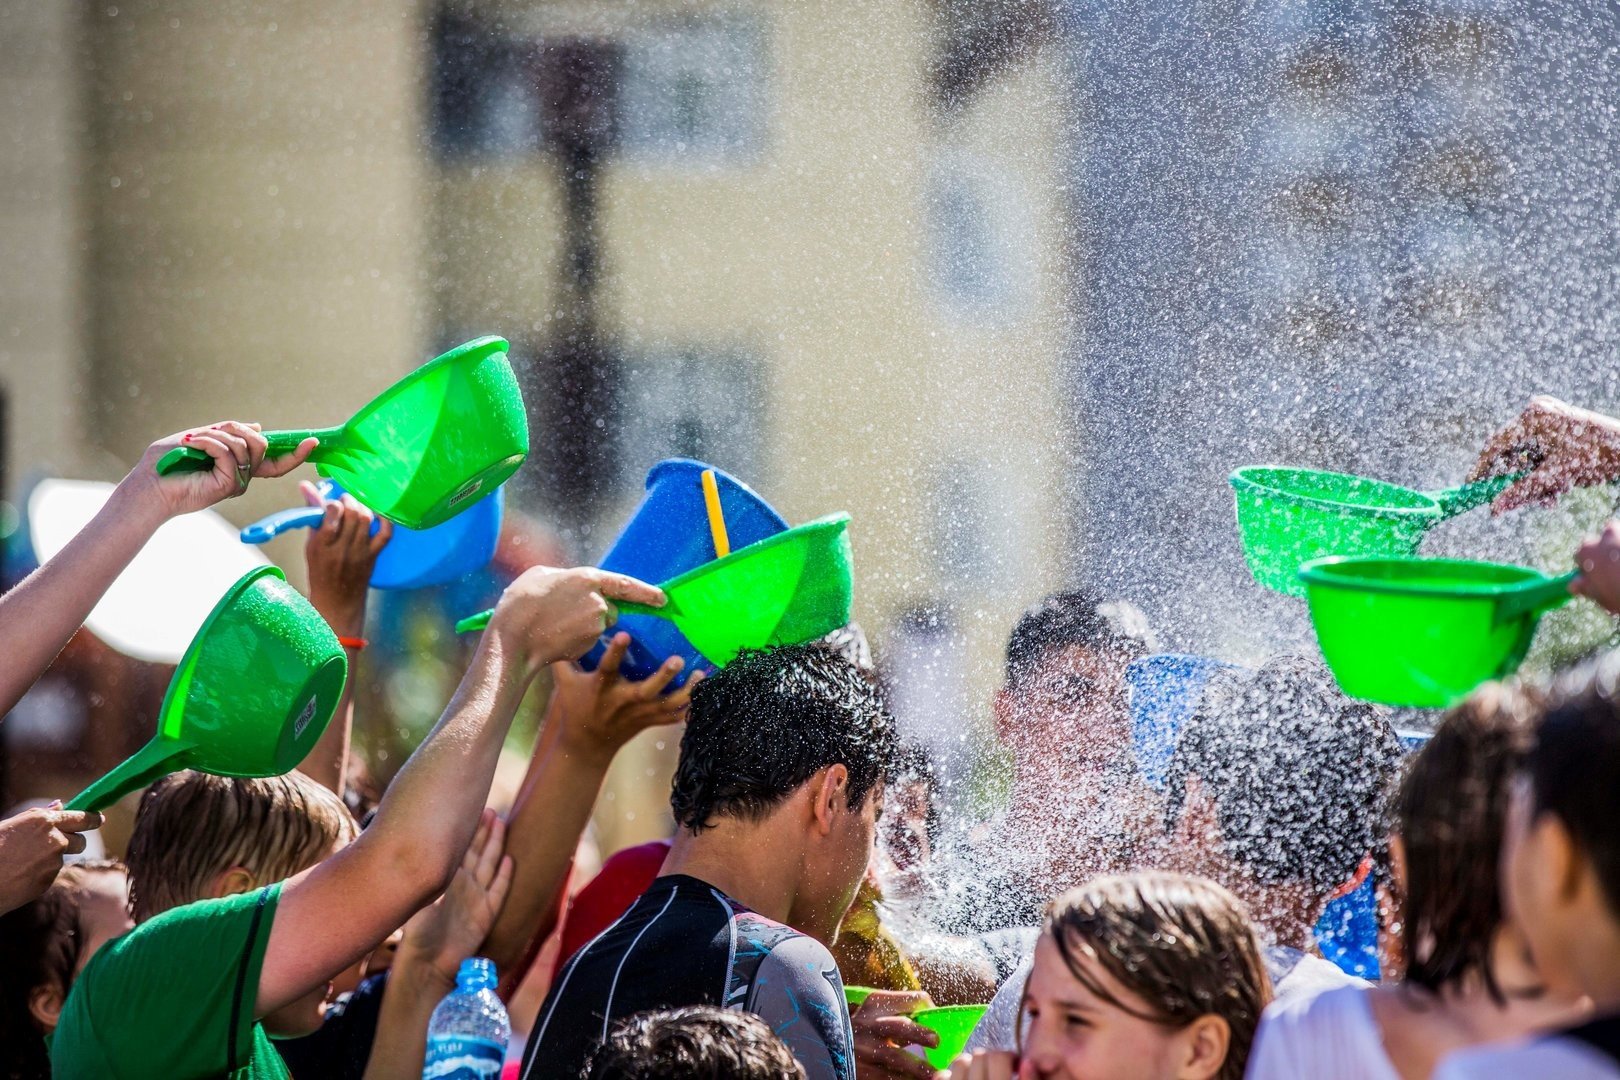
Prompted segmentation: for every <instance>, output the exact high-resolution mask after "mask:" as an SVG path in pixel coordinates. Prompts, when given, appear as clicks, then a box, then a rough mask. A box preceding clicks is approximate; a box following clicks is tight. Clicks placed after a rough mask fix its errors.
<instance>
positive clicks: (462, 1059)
mask: <svg viewBox="0 0 1620 1080" xmlns="http://www.w3.org/2000/svg"><path fill="white" fill-rule="evenodd" d="M505 1060H506V1050H505V1048H504V1047H502V1046H501V1045H500V1044H499V1043H496V1042H491V1041H490V1040H488V1039H473V1038H468V1037H466V1036H464V1035H434V1036H432V1037H431V1038H429V1039H428V1045H427V1060H426V1063H425V1064H424V1065H423V1066H422V1080H495V1078H496V1077H499V1076H500V1075H501V1065H502V1064H503V1063H504V1062H505Z"/></svg>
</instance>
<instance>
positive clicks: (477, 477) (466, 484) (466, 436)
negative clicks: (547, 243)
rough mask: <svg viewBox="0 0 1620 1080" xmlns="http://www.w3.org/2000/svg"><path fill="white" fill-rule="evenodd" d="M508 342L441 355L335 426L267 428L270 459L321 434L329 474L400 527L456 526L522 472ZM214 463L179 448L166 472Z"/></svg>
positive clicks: (518, 405)
mask: <svg viewBox="0 0 1620 1080" xmlns="http://www.w3.org/2000/svg"><path fill="white" fill-rule="evenodd" d="M507 348H508V346H507V342H506V339H505V338H499V337H482V338H475V339H474V340H472V341H469V342H466V343H465V344H463V345H458V346H456V347H455V348H454V349H451V350H450V351H449V352H447V353H444V354H443V355H442V356H437V357H434V358H433V359H432V360H429V361H428V362H427V363H425V364H423V365H422V366H421V367H419V368H417V369H416V370H415V371H413V372H411V373H410V374H409V375H407V376H405V377H404V378H403V379H401V380H399V381H398V382H397V383H395V384H394V385H393V386H390V387H389V388H388V389H387V390H384V391H383V392H382V393H380V394H378V395H377V396H376V397H375V398H373V399H372V400H371V401H370V402H369V403H368V404H367V405H366V406H365V408H363V409H361V410H360V411H359V412H357V413H355V414H354V416H352V417H350V418H349V420H348V422H347V423H344V424H340V425H339V426H337V427H332V428H318V429H317V428H310V429H299V430H290V431H267V432H265V433H264V435H265V440H266V441H267V442H268V443H269V454H270V456H272V457H277V456H280V455H282V454H290V453H292V452H293V451H294V450H296V449H298V444H299V443H301V442H303V441H304V439H306V438H308V437H309V436H311V435H313V436H315V437H316V438H318V439H320V445H319V446H317V447H316V448H315V450H314V452H313V453H311V454H310V456H309V460H310V461H312V462H313V463H314V464H315V467H316V470H317V471H318V472H319V473H320V474H321V475H322V476H324V477H327V478H329V479H331V480H334V481H336V482H337V483H338V484H339V485H340V486H341V487H342V488H343V489H344V490H345V491H347V492H348V493H349V494H351V495H353V496H354V497H355V498H356V499H358V500H359V501H360V502H362V503H364V504H365V505H366V506H368V507H370V508H371V509H372V510H374V511H376V512H377V513H379V514H381V515H382V516H383V517H385V518H388V519H389V520H390V521H393V522H395V523H397V524H400V525H403V526H405V527H406V528H407V529H415V530H417V531H421V530H423V529H430V528H432V527H433V526H435V525H438V524H441V523H443V522H445V521H448V520H449V519H450V518H452V517H455V516H456V515H457V514H459V513H461V512H462V511H463V510H466V509H467V508H469V507H471V506H472V505H473V504H474V503H476V502H478V499H479V496H481V495H486V494H488V493H489V492H491V491H494V490H495V489H496V488H498V487H500V486H501V484H503V483H505V482H506V480H507V478H508V477H510V476H511V475H512V474H513V473H514V472H516V471H517V470H518V466H520V465H522V464H523V461H524V459H525V458H526V457H527V456H528V453H529V421H528V415H527V414H526V413H525V412H524V409H523V394H522V392H521V391H520V390H519V389H518V382H517V376H516V375H515V374H514V373H513V371H512V365H511V363H510V362H509V361H508V360H507V358H506V351H507ZM211 468H213V459H212V458H210V457H209V456H208V455H207V454H206V453H205V452H203V451H202V450H199V449H197V448H195V447H191V446H177V447H175V448H174V449H173V450H170V451H169V452H168V453H167V454H165V455H163V457H162V459H161V460H159V461H158V464H157V471H158V473H159V474H163V475H167V474H168V473H172V472H186V471H190V472H197V471H203V470H207V469H211Z"/></svg>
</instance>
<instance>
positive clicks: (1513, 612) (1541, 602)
mask: <svg viewBox="0 0 1620 1080" xmlns="http://www.w3.org/2000/svg"><path fill="white" fill-rule="evenodd" d="M1580 576H1581V572H1580V571H1579V570H1571V571H1570V572H1569V573H1567V574H1561V575H1559V576H1558V577H1555V578H1548V579H1547V580H1546V581H1543V582H1541V583H1539V584H1536V585H1531V586H1529V587H1528V588H1524V589H1518V590H1515V591H1514V592H1511V593H1508V594H1507V595H1506V596H1504V597H1502V598H1501V599H1500V600H1498V601H1497V602H1496V622H1497V624H1498V625H1501V624H1502V623H1505V622H1508V621H1510V620H1513V619H1516V618H1518V617H1519V616H1521V615H1529V614H1532V613H1535V614H1540V613H1541V612H1543V611H1550V610H1552V609H1553V608H1555V607H1557V606H1558V605H1560V604H1562V603H1564V602H1565V601H1567V600H1569V599H1570V598H1571V595H1570V591H1569V586H1570V583H1571V582H1573V581H1574V580H1575V579H1576V578H1578V577H1580Z"/></svg>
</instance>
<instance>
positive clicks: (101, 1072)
mask: <svg viewBox="0 0 1620 1080" xmlns="http://www.w3.org/2000/svg"><path fill="white" fill-rule="evenodd" d="M280 898H281V886H280V885H279V884H276V885H271V886H268V887H266V888H263V889H259V890H257V891H255V892H250V893H242V894H240V895H237V896H226V897H221V898H220V899H218V900H199V901H198V902H197V903H195V904H187V905H186V906H185V907H179V908H174V909H173V910H170V911H165V912H164V913H163V914H161V915H157V916H154V917H153V918H151V919H148V920H147V921H146V922H143V923H141V925H139V926H137V927H136V928H135V929H133V930H131V931H130V932H129V933H127V934H125V935H124V936H123V937H121V938H118V939H117V940H116V941H112V942H109V943H108V944H106V945H104V946H102V948H101V949H100V951H98V952H97V953H96V955H95V956H93V957H91V959H90V963H89V964H87V965H85V969H84V972H83V973H82V974H81V975H80V976H79V978H78V979H77V980H76V981H75V982H74V984H73V991H72V992H71V993H70V994H69V995H68V999H67V1002H66V1004H65V1005H64V1006H63V1008H62V1016H61V1021H60V1023H58V1025H57V1028H56V1033H55V1035H53V1036H52V1038H51V1075H52V1076H53V1077H55V1078H57V1080H79V1078H81V1077H94V1078H96V1080H103V1078H107V1077H119V1078H127V1080H148V1078H150V1080H189V1078H192V1077H197V1078H202V1077H221V1076H228V1077H231V1078H232V1080H286V1078H287V1075H288V1073H287V1066H286V1065H285V1064H284V1063H283V1062H282V1060H281V1055H280V1054H278V1053H276V1051H275V1048H274V1047H273V1046H271V1045H270V1039H269V1037H268V1036H266V1035H265V1033H264V1028H263V1026H261V1025H260V1024H258V1023H257V1022H256V1021H255V1020H254V1017H253V1003H254V1000H255V999H256V997H257V996H258V992H259V968H260V966H261V965H263V963H264V950H265V946H266V945H268V944H269V942H270V925H271V923H272V922H274V921H275V917H276V902H277V901H278V900H279V899H280Z"/></svg>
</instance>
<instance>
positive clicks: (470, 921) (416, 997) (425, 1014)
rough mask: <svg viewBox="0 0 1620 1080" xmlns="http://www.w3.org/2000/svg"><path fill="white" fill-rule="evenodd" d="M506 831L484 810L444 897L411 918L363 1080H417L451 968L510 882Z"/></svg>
mask: <svg viewBox="0 0 1620 1080" xmlns="http://www.w3.org/2000/svg"><path fill="white" fill-rule="evenodd" d="M505 842H506V830H505V827H504V826H503V825H502V824H501V819H500V818H498V817H496V816H495V813H494V811H492V810H485V811H484V816H483V818H482V819H480V821H479V822H478V831H477V833H476V834H474V836H473V842H472V846H471V847H469V848H468V849H467V854H466V856H465V857H464V858H463V859H462V861H461V869H460V870H457V871H456V877H455V880H454V881H452V882H451V883H450V887H449V888H448V889H446V890H445V891H444V895H443V896H441V897H439V899H438V900H436V901H434V902H433V903H431V904H429V905H428V906H427V907H425V908H423V909H422V910H421V911H418V912H417V913H416V914H415V915H412V916H411V919H410V921H409V922H407V923H406V924H405V938H404V940H403V941H401V942H400V943H399V951H398V953H397V954H395V956H394V963H393V966H392V967H390V968H389V969H388V986H387V987H386V988H385V989H384V990H383V999H382V1006H381V1009H380V1011H379V1012H378V1015H377V1031H376V1034H375V1036H374V1037H373V1038H372V1040H371V1057H370V1058H368V1059H367V1060H366V1074H365V1080H419V1078H420V1077H421V1075H422V1058H423V1057H424V1056H425V1055H426V1053H427V1029H428V1021H429V1020H430V1019H431V1018H432V1016H433V1010H434V1008H435V1007H436V1006H437V1005H438V1004H439V1002H440V1001H442V1000H444V996H445V995H446V994H448V993H450V991H452V990H454V989H455V988H456V971H457V970H458V969H459V968H460V967H461V962H462V961H463V960H465V959H467V958H468V957H469V956H473V955H474V954H475V953H476V952H477V950H478V945H479V943H480V942H482V941H483V940H484V935H485V934H487V933H489V928H490V925H491V924H492V923H493V922H494V921H495V913H496V912H498V911H500V910H501V904H503V903H504V902H505V900H506V891H507V889H508V888H509V887H510V886H511V884H512V859H511V857H510V856H507V857H505V858H502V857H501V852H502V850H503V847H504V845H505Z"/></svg>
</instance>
